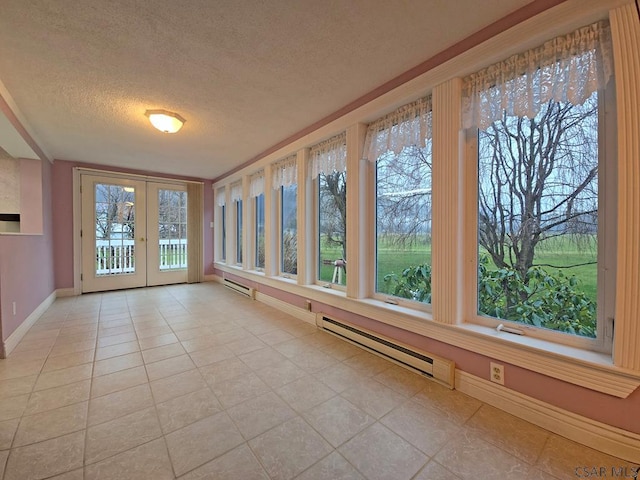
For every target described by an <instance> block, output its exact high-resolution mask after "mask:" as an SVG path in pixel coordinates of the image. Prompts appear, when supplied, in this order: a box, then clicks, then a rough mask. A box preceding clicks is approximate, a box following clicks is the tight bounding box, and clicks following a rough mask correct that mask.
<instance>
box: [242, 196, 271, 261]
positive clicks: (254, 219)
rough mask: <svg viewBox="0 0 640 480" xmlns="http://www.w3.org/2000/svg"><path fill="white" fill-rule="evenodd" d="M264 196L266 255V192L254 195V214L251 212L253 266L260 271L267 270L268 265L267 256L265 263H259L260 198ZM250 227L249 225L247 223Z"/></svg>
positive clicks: (263, 220) (252, 202) (252, 205)
mask: <svg viewBox="0 0 640 480" xmlns="http://www.w3.org/2000/svg"><path fill="white" fill-rule="evenodd" d="M260 197H262V203H263V205H262V213H263V215H264V217H263V219H262V223H263V229H264V235H265V238H264V241H265V247H264V248H265V255H266V222H267V218H266V217H267V215H266V214H267V211H266V209H267V206H266V198H265V194H264V193H261V194H260V195H257V196H255V197H253V198H252V199H251V200H252V201H251V208H252V214H251V224H252V225H253V229H252V235H251V245H252V248H251V267H252V268H253V269H254V270H256V271H258V272H264V270H265V266H266V258H265V265H261V266H260V265H258V262H257V260H258V232H259V230H260V229H259V228H258V199H259V198H260ZM247 227H248V225H247Z"/></svg>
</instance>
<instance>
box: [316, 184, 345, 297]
mask: <svg viewBox="0 0 640 480" xmlns="http://www.w3.org/2000/svg"><path fill="white" fill-rule="evenodd" d="M346 234H347V174H346V172H334V173H327V174H325V173H321V174H319V175H318V247H319V255H318V262H319V265H318V280H320V281H321V282H327V283H336V284H339V285H346V283H347V277H346V272H347V270H346V259H347V251H346V249H347V241H346V240H347V235H346Z"/></svg>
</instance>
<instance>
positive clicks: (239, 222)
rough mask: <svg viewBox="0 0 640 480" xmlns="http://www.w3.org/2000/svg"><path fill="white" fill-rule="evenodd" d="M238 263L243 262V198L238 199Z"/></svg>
mask: <svg viewBox="0 0 640 480" xmlns="http://www.w3.org/2000/svg"><path fill="white" fill-rule="evenodd" d="M236 263H238V264H241V263H242V200H237V201H236Z"/></svg>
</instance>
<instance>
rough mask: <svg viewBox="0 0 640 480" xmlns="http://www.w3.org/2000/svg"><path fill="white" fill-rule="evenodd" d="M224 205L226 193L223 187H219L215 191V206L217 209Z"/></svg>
mask: <svg viewBox="0 0 640 480" xmlns="http://www.w3.org/2000/svg"><path fill="white" fill-rule="evenodd" d="M226 203H227V198H226V191H225V188H224V187H221V188H219V189H218V190H216V204H217V205H218V206H219V207H224V206H225V204H226Z"/></svg>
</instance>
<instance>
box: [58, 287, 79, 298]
mask: <svg viewBox="0 0 640 480" xmlns="http://www.w3.org/2000/svg"><path fill="white" fill-rule="evenodd" d="M78 295H80V293H78V292H76V289H75V288H73V287H71V288H59V289H57V290H56V298H62V297H76V296H78Z"/></svg>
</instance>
